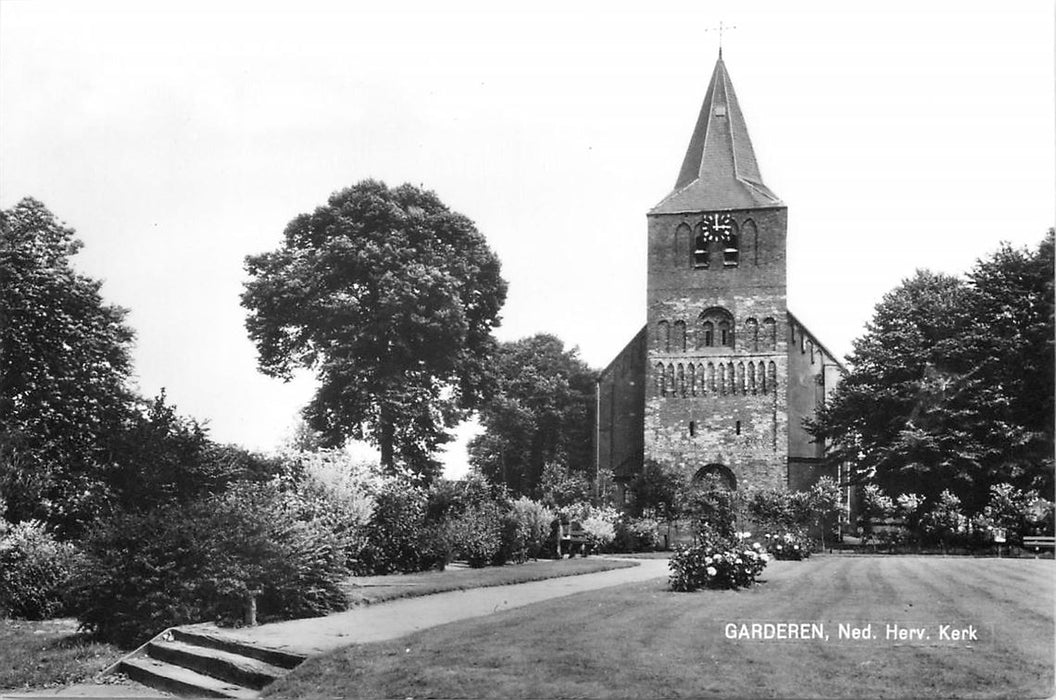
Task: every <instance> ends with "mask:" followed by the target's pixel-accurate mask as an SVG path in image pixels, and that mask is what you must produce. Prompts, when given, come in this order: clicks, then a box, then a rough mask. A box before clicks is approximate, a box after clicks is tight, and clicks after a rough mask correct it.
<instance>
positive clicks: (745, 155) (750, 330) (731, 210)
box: [643, 52, 789, 488]
mask: <svg viewBox="0 0 1056 700" xmlns="http://www.w3.org/2000/svg"><path fill="white" fill-rule="evenodd" d="M786 221H787V209H786V207H785V205H784V204H783V203H782V202H781V200H779V199H778V198H777V196H775V195H774V193H773V192H771V191H770V190H769V189H768V188H767V187H766V185H765V184H763V179H762V176H761V174H760V172H759V165H758V163H757V161H756V157H755V152H754V150H753V148H752V142H751V139H750V138H749V136H748V128H747V125H746V123H745V120H744V115H743V114H742V113H741V107H740V104H739V103H738V101H737V95H736V93H735V92H734V90H733V83H732V82H731V81H730V76H729V74H728V73H727V71H726V65H725V64H724V63H723V60H722V54H721V52H720V53H719V58H718V61H717V62H716V64H715V70H714V72H713V73H712V76H711V83H710V84H709V85H708V90H707V93H706V94H705V96H704V104H703V105H702V107H701V109H700V115H699V116H698V118H697V123H696V127H695V128H694V129H693V134H692V136H691V137H690V140H689V147H688V149H687V151H686V156H685V159H684V161H683V163H682V168H681V170H680V171H679V174H678V179H677V181H676V182H675V187H674V189H673V191H672V192H671V193H670V194H669V195H668V196H667V197H665V198H664V199H663V201H661V202H660V203H659V204H657V205H656V206H655V207H654V208H653V209H652V211H650V212H649V214H648V255H649V260H648V285H647V295H648V296H647V308H648V317H647V323H646V329H645V331H646V332H645V355H646V357H645V368H644V369H645V380H646V381H645V386H644V390H645V391H644V394H645V396H644V399H645V406H644V435H643V438H644V445H643V448H644V449H643V452H644V454H643V457H644V459H645V460H655V461H657V462H659V463H661V464H664V465H667V466H668V467H669V468H670V467H674V468H678V469H681V470H682V471H683V472H685V476H686V477H688V478H698V479H700V478H704V477H714V478H718V479H720V480H721V481H723V482H725V483H726V484H727V485H728V486H729V487H732V488H740V487H741V486H743V485H744V484H747V483H751V484H752V485H754V486H760V487H779V488H783V487H785V486H786V485H787V484H788V463H789V459H788V458H789V436H788V429H789V426H788V415H789V414H788V379H787V377H788V340H787V336H788V330H789V329H788V323H789V316H788V311H787V307H786V275H785V259H786V256H785V248H786Z"/></svg>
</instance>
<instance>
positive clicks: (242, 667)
mask: <svg viewBox="0 0 1056 700" xmlns="http://www.w3.org/2000/svg"><path fill="white" fill-rule="evenodd" d="M146 651H147V655H148V656H149V657H150V658H152V659H157V660H159V661H165V662H167V663H170V664H173V665H175V666H182V667H183V668H188V669H190V670H192V671H196V672H198V673H204V674H205V675H208V676H212V677H213V678H218V679H220V680H222V681H227V682H228V683H233V684H236V685H240V686H244V687H247V688H253V689H256V690H260V689H261V688H263V687H264V686H266V685H267V684H268V683H271V682H272V681H274V680H276V679H278V678H281V677H282V676H285V675H286V674H287V673H289V669H286V668H283V667H281V666H274V665H272V664H269V663H267V662H266V661H261V660H259V659H253V658H250V657H248V656H244V655H242V654H241V653H232V652H229V651H222V650H220V649H215V648H209V647H204V646H198V645H196V644H188V643H187V642H183V641H176V640H173V641H159V640H155V641H153V642H151V643H150V644H149V645H147V649H146Z"/></svg>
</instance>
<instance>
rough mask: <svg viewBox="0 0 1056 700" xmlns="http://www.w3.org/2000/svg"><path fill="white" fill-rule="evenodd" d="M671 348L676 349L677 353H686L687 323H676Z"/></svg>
mask: <svg viewBox="0 0 1056 700" xmlns="http://www.w3.org/2000/svg"><path fill="white" fill-rule="evenodd" d="M672 336H673V337H672V338H671V347H673V348H674V350H675V352H685V351H686V322H685V321H675V323H674V333H672Z"/></svg>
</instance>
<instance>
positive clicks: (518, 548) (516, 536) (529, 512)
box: [509, 496, 554, 561]
mask: <svg viewBox="0 0 1056 700" xmlns="http://www.w3.org/2000/svg"><path fill="white" fill-rule="evenodd" d="M509 517H510V519H511V520H512V521H513V522H514V523H515V527H514V532H513V542H512V544H511V557H510V558H511V559H513V560H514V561H524V560H525V559H528V558H531V559H536V558H538V557H539V555H540V554H541V553H542V552H543V549H544V547H545V546H546V539H547V537H548V536H549V535H550V523H551V522H553V520H554V513H553V511H551V510H550V509H549V508H547V507H546V506H544V505H543V504H542V503H538V502H536V501H533V500H532V499H530V498H528V497H527V496H521V497H520V498H518V499H517V500H516V501H514V502H513V503H511V504H510V512H509Z"/></svg>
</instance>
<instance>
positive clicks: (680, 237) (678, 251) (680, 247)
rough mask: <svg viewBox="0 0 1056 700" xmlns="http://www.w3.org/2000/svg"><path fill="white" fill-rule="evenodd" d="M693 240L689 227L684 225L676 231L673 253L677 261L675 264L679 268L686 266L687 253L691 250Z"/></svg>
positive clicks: (680, 225) (679, 226)
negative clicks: (690, 245)
mask: <svg viewBox="0 0 1056 700" xmlns="http://www.w3.org/2000/svg"><path fill="white" fill-rule="evenodd" d="M692 238H693V234H692V232H691V231H690V230H689V226H688V225H686V224H684V223H682V224H679V225H678V228H676V229H675V240H674V249H673V252H672V255H673V258H672V259H673V260H675V261H677V262H676V263H675V264H676V265H677V266H678V267H682V266H683V265H685V264H686V251H687V250H689V244H690V242H691V240H692Z"/></svg>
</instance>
